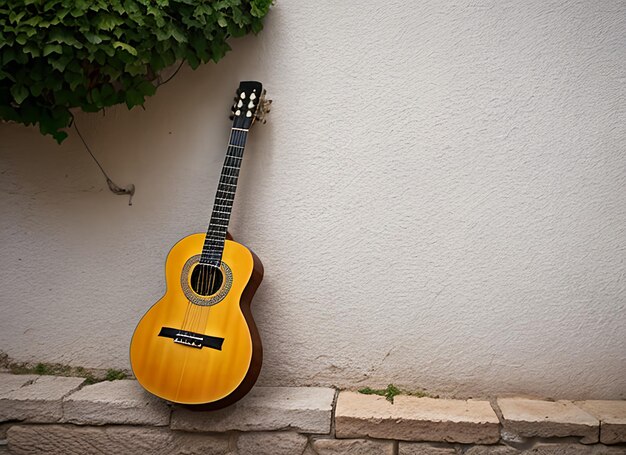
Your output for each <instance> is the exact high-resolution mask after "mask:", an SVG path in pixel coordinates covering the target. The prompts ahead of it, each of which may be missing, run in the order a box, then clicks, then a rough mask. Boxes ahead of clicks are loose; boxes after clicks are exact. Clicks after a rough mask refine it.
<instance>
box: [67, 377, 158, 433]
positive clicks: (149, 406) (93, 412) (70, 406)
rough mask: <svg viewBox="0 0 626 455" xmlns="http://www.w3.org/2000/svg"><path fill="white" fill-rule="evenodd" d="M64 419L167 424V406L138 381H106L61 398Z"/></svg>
mask: <svg viewBox="0 0 626 455" xmlns="http://www.w3.org/2000/svg"><path fill="white" fill-rule="evenodd" d="M63 421H64V422H70V423H76V424H80V425H107V424H126V425H155V426H164V425H169V422H170V407H169V405H168V404H167V403H166V402H165V401H164V400H161V399H159V398H157V397H155V396H154V395H151V394H149V393H148V392H146V391H145V390H144V389H143V388H142V387H141V386H140V385H139V383H138V382H137V381H131V380H121V381H105V382H100V383H98V384H93V385H89V386H86V387H83V388H82V389H81V390H79V391H78V392H75V393H73V394H71V395H69V396H68V397H66V398H65V400H63Z"/></svg>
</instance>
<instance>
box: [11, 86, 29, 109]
mask: <svg viewBox="0 0 626 455" xmlns="http://www.w3.org/2000/svg"><path fill="white" fill-rule="evenodd" d="M11 95H13V99H14V100H15V102H16V103H17V104H22V101H24V100H25V99H26V97H27V96H28V89H27V88H26V87H24V86H23V85H14V86H13V87H11Z"/></svg>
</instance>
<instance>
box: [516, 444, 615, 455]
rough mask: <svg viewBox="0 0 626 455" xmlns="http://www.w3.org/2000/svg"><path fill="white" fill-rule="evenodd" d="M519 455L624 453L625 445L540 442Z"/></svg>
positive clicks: (605, 454)
mask: <svg viewBox="0 0 626 455" xmlns="http://www.w3.org/2000/svg"><path fill="white" fill-rule="evenodd" d="M521 455H626V447H611V446H605V445H603V444H593V445H583V444H570V443H566V444H559V443H553V444H552V443H549V444H546V443H540V444H537V445H535V446H534V447H532V448H530V449H527V450H524V451H523V452H522V453H521Z"/></svg>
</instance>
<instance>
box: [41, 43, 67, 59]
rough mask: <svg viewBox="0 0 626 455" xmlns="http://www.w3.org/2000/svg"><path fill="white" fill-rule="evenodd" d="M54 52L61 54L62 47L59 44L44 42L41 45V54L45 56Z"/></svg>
mask: <svg viewBox="0 0 626 455" xmlns="http://www.w3.org/2000/svg"><path fill="white" fill-rule="evenodd" d="M53 52H54V53H56V54H62V53H63V49H62V48H61V45H60V44H46V45H45V46H44V47H43V56H44V57H46V56H48V55H50V54H52V53H53Z"/></svg>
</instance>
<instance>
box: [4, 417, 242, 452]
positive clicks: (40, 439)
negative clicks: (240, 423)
mask: <svg viewBox="0 0 626 455" xmlns="http://www.w3.org/2000/svg"><path fill="white" fill-rule="evenodd" d="M8 442H9V451H10V452H9V453H11V454H12V455H22V454H24V455H26V454H29V455H31V454H32V455H37V454H41V455H44V454H59V455H60V454H63V455H85V454H133V455H144V454H145V455H161V454H162V455H166V454H167V455H170V454H185V455H226V454H228V453H230V437H229V436H227V435H206V434H203V435H199V434H191V433H179V432H173V431H170V430H169V429H167V428H150V427H125V426H112V427H77V426H74V425H56V424H53V425H14V426H12V427H11V428H10V429H9V431H8Z"/></svg>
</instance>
